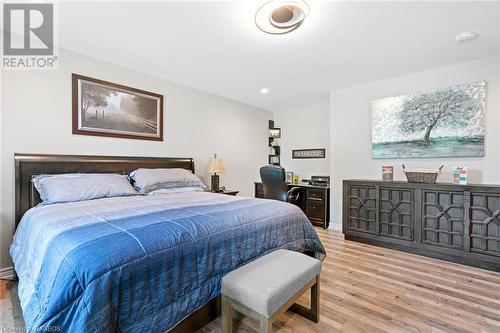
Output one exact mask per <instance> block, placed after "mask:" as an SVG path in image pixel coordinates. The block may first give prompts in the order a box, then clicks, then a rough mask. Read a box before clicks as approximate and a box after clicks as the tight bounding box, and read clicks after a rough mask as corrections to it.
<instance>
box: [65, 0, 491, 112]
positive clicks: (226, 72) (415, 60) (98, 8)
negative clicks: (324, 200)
mask: <svg viewBox="0 0 500 333" xmlns="http://www.w3.org/2000/svg"><path fill="white" fill-rule="evenodd" d="M306 1H307V2H308V3H309V6H310V10H311V12H310V16H309V18H308V20H307V21H306V22H305V23H304V24H303V25H302V26H301V27H300V28H299V29H298V30H296V31H294V32H292V33H290V34H287V35H267V34H264V33H263V32H261V31H260V30H259V29H258V28H257V27H256V26H255V24H254V15H255V12H256V9H257V8H258V7H259V5H261V4H262V3H263V2H262V1H255V0H244V1H198V2H194V1H176V2H172V1H169V2H144V1H136V2H101V1H100V2H64V3H60V7H59V10H60V29H59V31H60V39H61V46H62V47H64V48H67V49H70V50H73V51H76V52H79V53H83V54H86V55H90V56H93V57H96V58H100V59H103V60H107V61H110V62H113V63H116V64H120V65H123V66H126V67H130V68H133V69H137V70H140V71H142V72H146V73H150V74H154V75H156V76H160V77H163V78H165V79H168V80H171V81H174V82H178V83H181V84H184V85H187V86H191V87H194V88H198V89H201V90H204V91H208V92H211V93H214V94H217V95H221V96H224V97H227V98H231V99H234V100H237V101H241V102H244V103H248V104H251V105H255V106H258V107H262V108H264V109H269V110H273V111H276V110H280V109H285V108H289V107H293V106H299V105H305V104H309V103H315V102H320V101H325V100H327V99H328V92H329V91H331V90H335V89H339V88H342V87H347V86H352V85H355V84H359V83H365V82H370V81H375V80H380V79H384V78H389V77H393V76H398V75H402V74H406V73H411V72H416V71H421V70H425V69H430V68H434V67H439V66H443V65H447V64H450V63H457V62H464V61H468V60H472V59H479V58H486V57H492V56H498V55H500V2H476V1H469V2H465V1H460V2H449V1H447V2H420V1H419V2H338V1H335V2H334V1H321V0H306ZM467 30H474V31H477V32H479V33H480V34H481V36H480V37H479V38H478V39H477V40H475V41H472V42H468V43H463V44H457V43H456V42H455V35H456V34H458V33H460V32H463V31H467ZM103 79H105V78H103ZM263 87H266V88H268V89H269V94H267V95H263V94H261V93H260V89H261V88H263Z"/></svg>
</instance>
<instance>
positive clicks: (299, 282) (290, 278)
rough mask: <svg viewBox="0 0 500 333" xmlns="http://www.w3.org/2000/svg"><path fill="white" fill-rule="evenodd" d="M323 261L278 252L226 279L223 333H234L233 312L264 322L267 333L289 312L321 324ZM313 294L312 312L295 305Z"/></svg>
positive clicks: (263, 328)
mask: <svg viewBox="0 0 500 333" xmlns="http://www.w3.org/2000/svg"><path fill="white" fill-rule="evenodd" d="M320 271H321V261H319V260H317V259H314V258H312V257H309V256H306V255H305V254H302V253H298V252H293V251H288V250H278V251H275V252H272V253H270V254H268V255H265V256H263V257H261V258H259V259H257V260H255V261H253V262H251V263H249V264H247V265H245V266H242V267H240V268H238V269H236V270H234V271H232V272H231V273H229V274H227V275H226V276H224V277H223V278H222V332H223V333H231V331H232V310H233V309H234V310H236V311H238V312H241V313H243V314H244V315H247V316H249V317H252V318H254V319H255V320H258V321H259V322H260V329H261V332H263V333H270V332H272V324H273V321H275V320H276V319H277V318H278V317H279V316H280V315H281V314H283V313H284V312H285V311H286V310H287V309H288V308H290V310H291V311H294V312H296V313H298V314H300V315H302V316H304V317H306V318H308V319H310V320H312V321H314V322H316V323H317V322H318V321H319V278H320ZM308 289H310V290H311V309H307V308H305V307H303V306H301V305H299V304H294V303H295V301H296V300H297V299H298V298H299V297H300V296H301V295H302V294H304V293H305V292H306V291H307V290H308Z"/></svg>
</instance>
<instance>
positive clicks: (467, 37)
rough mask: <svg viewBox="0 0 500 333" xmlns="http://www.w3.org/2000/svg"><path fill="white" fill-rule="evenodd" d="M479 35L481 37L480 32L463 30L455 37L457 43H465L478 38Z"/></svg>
mask: <svg viewBox="0 0 500 333" xmlns="http://www.w3.org/2000/svg"><path fill="white" fill-rule="evenodd" d="M477 37H479V33H478V32H474V31H465V32H462V33H461V34H458V35H457V36H456V37H455V40H456V42H457V43H464V42H468V41H471V40H473V39H476V38H477Z"/></svg>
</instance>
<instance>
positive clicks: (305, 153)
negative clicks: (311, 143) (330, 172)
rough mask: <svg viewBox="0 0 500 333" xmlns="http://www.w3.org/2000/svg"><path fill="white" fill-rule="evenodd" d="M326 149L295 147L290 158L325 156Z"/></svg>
mask: <svg viewBox="0 0 500 333" xmlns="http://www.w3.org/2000/svg"><path fill="white" fill-rule="evenodd" d="M325 157H326V149H295V150H292V158H325Z"/></svg>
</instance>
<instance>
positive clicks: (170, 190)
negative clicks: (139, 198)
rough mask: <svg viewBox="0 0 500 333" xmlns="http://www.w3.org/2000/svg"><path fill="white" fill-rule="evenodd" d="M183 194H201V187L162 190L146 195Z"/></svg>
mask: <svg viewBox="0 0 500 333" xmlns="http://www.w3.org/2000/svg"><path fill="white" fill-rule="evenodd" d="M183 192H203V187H200V186H188V187H172V188H162V189H159V190H155V191H152V192H149V193H148V195H158V194H170V193H183Z"/></svg>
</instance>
